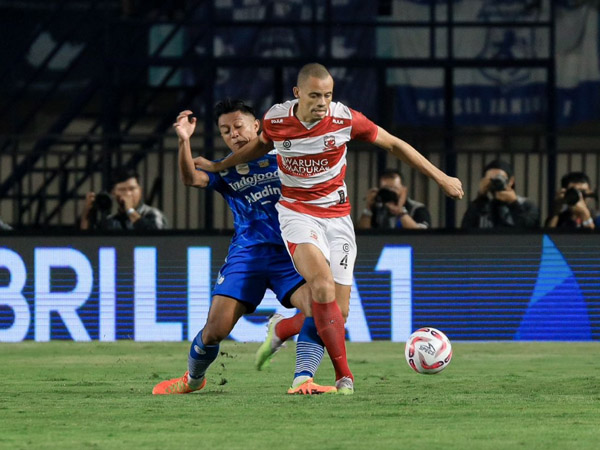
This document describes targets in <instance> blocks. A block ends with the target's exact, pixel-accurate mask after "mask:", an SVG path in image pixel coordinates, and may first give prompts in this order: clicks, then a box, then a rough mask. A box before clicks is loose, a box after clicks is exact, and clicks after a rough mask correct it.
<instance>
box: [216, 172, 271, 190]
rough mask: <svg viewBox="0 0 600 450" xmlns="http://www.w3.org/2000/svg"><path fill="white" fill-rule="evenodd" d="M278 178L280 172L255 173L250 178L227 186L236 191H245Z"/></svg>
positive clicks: (244, 178)
mask: <svg viewBox="0 0 600 450" xmlns="http://www.w3.org/2000/svg"><path fill="white" fill-rule="evenodd" d="M278 176H279V175H278V171H277V170H274V171H273V172H265V173H255V174H253V175H252V176H250V177H243V178H241V179H240V180H239V181H234V182H232V183H227V184H228V186H229V187H230V188H231V189H233V190H234V191H243V190H244V189H247V188H249V187H250V186H256V185H257V184H263V183H267V182H269V181H271V180H273V179H276V178H277V177H278Z"/></svg>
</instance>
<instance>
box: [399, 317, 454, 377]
mask: <svg viewBox="0 0 600 450" xmlns="http://www.w3.org/2000/svg"><path fill="white" fill-rule="evenodd" d="M404 356H406V362H407V363H408V365H409V366H410V367H411V368H412V369H413V370H414V371H415V372H418V373H425V374H433V373H438V372H441V371H442V370H444V369H445V368H446V366H448V364H450V361H451V360H452V344H450V340H449V339H448V338H447V337H446V335H445V334H444V333H442V332H441V331H440V330H436V329H435V328H431V327H425V328H419V329H418V330H417V331H415V332H414V333H413V334H411V335H410V336H409V338H408V340H407V341H406V347H405V349H404Z"/></svg>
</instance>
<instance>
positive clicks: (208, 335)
mask: <svg viewBox="0 0 600 450" xmlns="http://www.w3.org/2000/svg"><path fill="white" fill-rule="evenodd" d="M228 335H229V331H226V330H224V329H223V328H222V327H218V326H214V325H211V324H210V323H207V324H206V326H205V327H204V331H202V342H204V345H217V344H218V343H220V342H221V341H222V340H223V339H225V338H226V337H227V336H228Z"/></svg>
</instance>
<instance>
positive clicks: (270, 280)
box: [213, 244, 305, 313]
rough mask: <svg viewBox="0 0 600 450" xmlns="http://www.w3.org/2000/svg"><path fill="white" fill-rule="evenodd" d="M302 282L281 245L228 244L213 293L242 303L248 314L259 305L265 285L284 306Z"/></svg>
mask: <svg viewBox="0 0 600 450" xmlns="http://www.w3.org/2000/svg"><path fill="white" fill-rule="evenodd" d="M304 283H305V281H304V278H302V277H301V276H300V275H299V274H298V272H296V269H294V265H293V264H292V260H291V259H290V255H289V254H288V252H287V250H286V248H285V247H284V246H283V245H276V244H261V245H255V246H252V247H249V248H240V247H231V248H230V249H229V254H228V255H227V258H226V259H225V264H224V265H223V267H221V270H220V271H219V275H218V277H217V282H216V283H215V287H214V289H213V295H224V296H226V297H231V298H233V299H235V300H238V301H240V302H242V303H243V304H244V305H245V306H246V308H247V311H246V312H247V313H252V312H254V310H255V309H256V307H257V306H258V305H259V304H260V302H261V301H262V299H263V297H264V296H265V291H266V290H267V288H269V289H271V290H272V291H273V292H274V293H275V295H276V296H277V300H279V303H281V304H282V305H283V306H285V307H286V308H293V306H292V304H291V303H290V298H291V297H292V294H293V293H294V292H295V291H296V289H298V288H299V287H300V286H302V285H303V284H304Z"/></svg>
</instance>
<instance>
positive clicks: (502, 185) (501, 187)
mask: <svg viewBox="0 0 600 450" xmlns="http://www.w3.org/2000/svg"><path fill="white" fill-rule="evenodd" d="M507 187H508V178H506V177H505V176H504V175H496V176H495V177H494V178H491V179H490V187H489V191H490V192H502V191H505V190H506V188H507Z"/></svg>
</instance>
